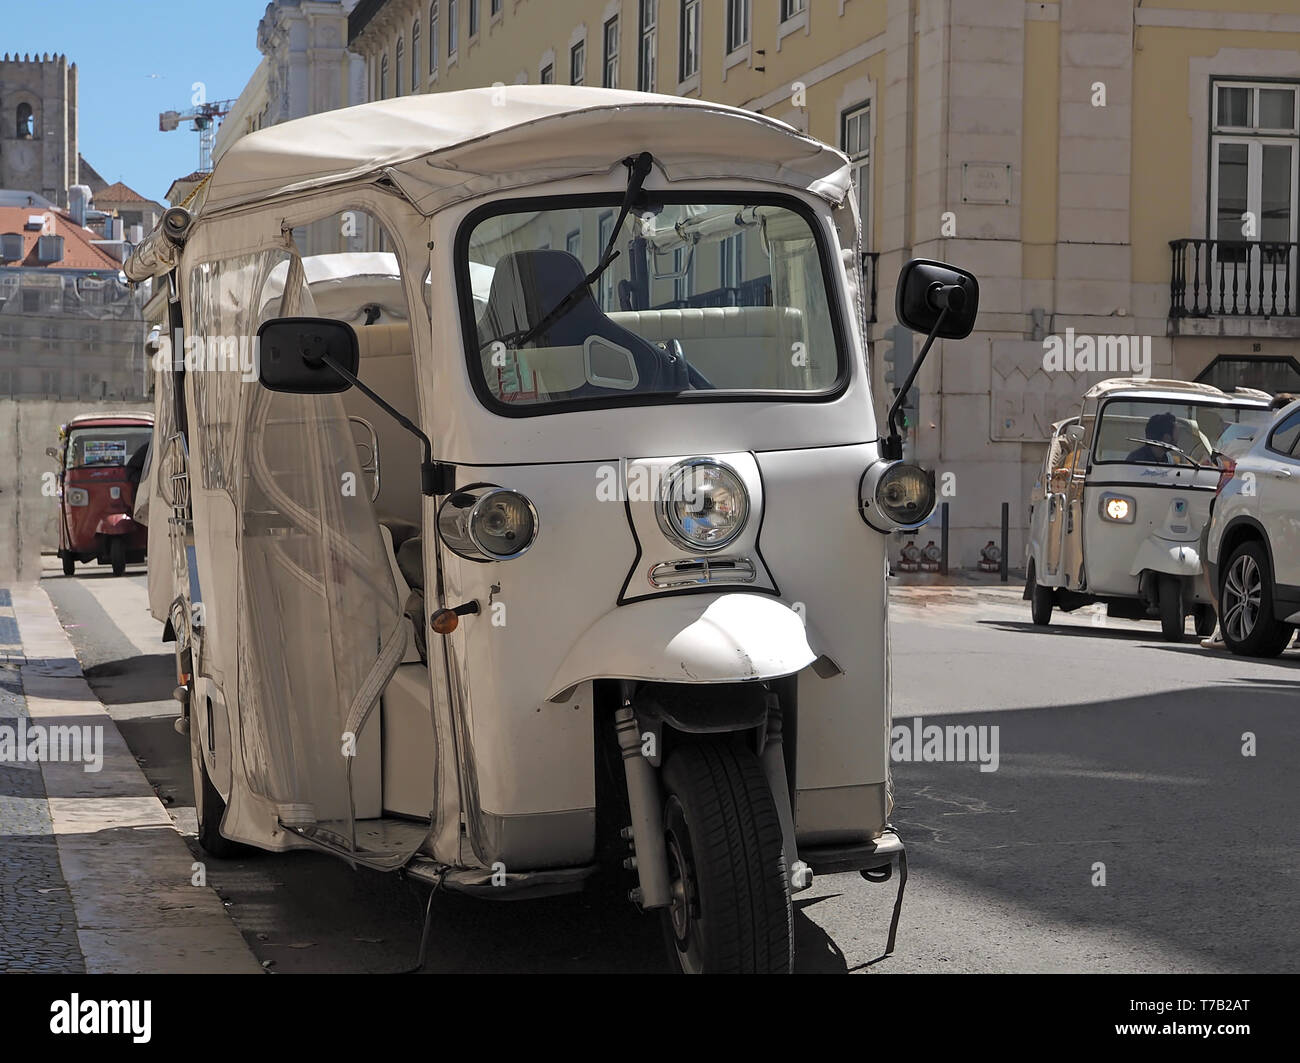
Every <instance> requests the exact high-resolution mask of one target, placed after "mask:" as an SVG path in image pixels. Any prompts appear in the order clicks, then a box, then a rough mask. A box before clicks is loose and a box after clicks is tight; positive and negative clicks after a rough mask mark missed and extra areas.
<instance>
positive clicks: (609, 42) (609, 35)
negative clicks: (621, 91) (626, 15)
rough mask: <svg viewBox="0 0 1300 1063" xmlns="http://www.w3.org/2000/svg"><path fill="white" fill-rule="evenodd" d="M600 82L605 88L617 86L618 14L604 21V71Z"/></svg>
mask: <svg viewBox="0 0 1300 1063" xmlns="http://www.w3.org/2000/svg"><path fill="white" fill-rule="evenodd" d="M601 84H602V85H604V86H605V88H607V89H616V88H618V16H617V15H615V16H614V17H613V18H612V19H610V20H609V21H608V22H606V23H605V72H604V76H603V77H602V78H601Z"/></svg>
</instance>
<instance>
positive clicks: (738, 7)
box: [727, 0, 749, 53]
mask: <svg viewBox="0 0 1300 1063" xmlns="http://www.w3.org/2000/svg"><path fill="white" fill-rule="evenodd" d="M748 43H749V0H727V52H728V53H731V52H734V51H735V50H736V49H737V48H743V47H744V46H745V45H747V44H748Z"/></svg>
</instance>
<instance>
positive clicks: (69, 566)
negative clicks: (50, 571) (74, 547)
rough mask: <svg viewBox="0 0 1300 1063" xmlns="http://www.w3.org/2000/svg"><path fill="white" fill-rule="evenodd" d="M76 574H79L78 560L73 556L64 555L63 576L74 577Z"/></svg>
mask: <svg viewBox="0 0 1300 1063" xmlns="http://www.w3.org/2000/svg"><path fill="white" fill-rule="evenodd" d="M76 572H77V560H76V558H74V557H73V556H72V555H71V554H64V555H63V574H64V575H65V576H73V575H76Z"/></svg>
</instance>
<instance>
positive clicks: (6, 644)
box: [0, 584, 261, 974]
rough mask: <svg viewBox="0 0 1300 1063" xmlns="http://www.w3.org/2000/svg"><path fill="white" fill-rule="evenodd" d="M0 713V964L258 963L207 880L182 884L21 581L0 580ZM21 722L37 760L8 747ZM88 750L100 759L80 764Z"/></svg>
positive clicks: (98, 714)
mask: <svg viewBox="0 0 1300 1063" xmlns="http://www.w3.org/2000/svg"><path fill="white" fill-rule="evenodd" d="M6 727H7V728H8V730H7V731H4V730H0V735H3V734H8V735H9V736H10V739H9V743H8V746H5V745H4V741H3V739H0V750H4V751H5V752H4V753H3V755H2V756H0V913H3V921H2V922H0V971H47V972H49V971H65V972H80V971H86V972H89V973H110V972H111V973H143V972H155V973H161V974H176V973H235V972H247V973H256V972H259V971H260V970H261V967H260V965H259V964H258V962H257V960H256V959H255V958H254V956H253V954H252V953H251V952H250V951H249V949H248V947H247V946H246V945H245V944H244V940H243V937H242V936H241V935H240V933H239V931H238V930H236V928H235V926H234V924H233V923H232V922H231V920H230V917H229V916H228V915H227V914H226V910H225V907H224V906H223V905H222V903H221V900H220V898H218V896H217V894H216V893H215V891H214V890H212V889H211V888H210V887H208V886H206V885H195V884H194V883H195V881H196V878H197V877H198V876H199V875H200V874H201V872H202V870H203V869H202V866H201V864H199V863H198V862H196V860H195V858H194V856H193V854H192V853H191V852H190V850H189V848H188V847H187V846H186V844H185V842H184V841H183V840H182V839H181V836H180V835H179V834H177V833H176V830H175V827H174V826H173V824H172V820H171V818H170V817H169V816H168V814H167V811H166V809H165V808H164V807H163V805H162V802H160V801H159V800H158V798H157V796H156V795H155V794H154V792H153V788H152V787H151V786H150V785H149V782H148V781H147V780H146V779H145V777H144V774H143V773H142V772H141V771H140V767H139V765H138V764H137V763H136V761H135V758H134V756H132V754H131V751H130V750H129V749H128V748H127V746H126V743H125V742H124V741H123V740H122V736H121V734H120V733H119V732H118V729H117V726H116V724H115V723H114V722H113V720H112V718H111V717H110V716H109V714H108V713H107V711H105V709H104V707H103V705H101V704H100V703H99V701H98V700H97V699H96V697H95V695H94V693H93V692H92V691H91V689H90V687H89V685H88V684H87V683H86V680H85V679H84V677H83V676H82V674H81V667H80V665H79V664H78V662H77V659H76V655H75V654H74V652H73V649H72V645H71V643H70V642H69V641H68V637H67V634H66V633H65V632H64V631H63V628H62V627H61V626H60V624H59V621H58V618H57V617H56V616H55V613H54V609H53V607H52V606H51V605H50V601H49V598H48V597H47V596H46V594H45V592H44V591H43V590H42V589H41V588H40V586H39V585H35V584H33V585H28V586H23V587H19V588H15V589H14V590H13V591H12V592H8V591H4V590H0V728H6ZM19 728H21V729H22V731H21V732H20V731H19ZM21 733H27V734H28V735H32V734H34V733H39V734H40V735H41V736H42V737H43V738H44V739H45V740H46V741H47V742H48V745H49V748H48V749H47V751H46V752H45V754H43V755H39V760H38V763H32V762H31V760H30V759H29V757H28V756H27V755H26V754H27V753H28V752H29V751H30V748H31V747H30V746H27V747H23V748H21V749H19V748H15V747H16V745H20V743H16V742H15V737H14V736H16V735H18V734H21ZM56 735H59V736H61V745H62V749H63V753H68V752H72V753H73V754H75V756H72V757H67V756H61V755H56V753H55V751H54V748H53V747H54V745H55V744H56V737H55V736H56ZM73 736H76V737H73ZM78 739H80V740H78ZM87 739H89V741H87ZM83 743H84V745H83ZM96 755H101V756H102V763H101V764H100V770H98V771H87V770H86V768H87V767H88V766H93V765H94V763H95V757H96Z"/></svg>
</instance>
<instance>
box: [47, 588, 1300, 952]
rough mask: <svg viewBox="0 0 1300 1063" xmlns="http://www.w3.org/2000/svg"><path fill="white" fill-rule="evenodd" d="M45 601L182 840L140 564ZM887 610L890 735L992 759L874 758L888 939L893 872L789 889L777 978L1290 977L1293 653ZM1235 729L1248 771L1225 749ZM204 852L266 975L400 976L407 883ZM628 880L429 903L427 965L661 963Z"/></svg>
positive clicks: (923, 608)
mask: <svg viewBox="0 0 1300 1063" xmlns="http://www.w3.org/2000/svg"><path fill="white" fill-rule="evenodd" d="M44 587H45V589H46V590H47V591H48V593H49V594H50V597H51V598H52V599H53V601H54V604H55V607H56V609H57V610H58V613H59V616H60V619H61V620H62V621H63V623H64V625H65V627H66V628H67V629H68V632H69V635H70V636H71V638H72V640H73V644H74V646H75V647H76V650H77V653H78V656H79V657H80V659H81V661H82V665H83V668H84V669H85V671H86V674H87V677H88V678H89V680H90V682H91V685H92V687H93V688H94V689H95V691H96V693H97V694H98V696H99V697H100V699H101V700H102V701H104V702H105V704H106V705H107V706H108V708H109V710H110V711H111V712H112V713H113V715H114V716H115V718H117V720H118V721H119V726H120V727H121V729H122V732H123V734H124V736H125V738H126V740H127V742H128V744H129V745H130V747H131V749H132V751H133V752H134V753H135V754H136V755H137V757H138V758H139V759H140V760H141V763H142V766H143V768H144V771H145V773H146V774H147V775H148V777H149V779H150V781H151V782H152V783H153V784H154V786H155V787H156V788H157V790H158V792H159V794H160V796H161V797H162V798H163V800H164V802H165V803H167V804H168V805H169V807H170V808H171V809H172V811H173V815H174V818H175V819H176V820H177V823H178V825H180V826H181V828H182V829H189V830H191V831H192V829H193V798H192V793H191V783H190V774H189V765H188V759H187V755H188V751H187V746H186V741H185V739H184V738H182V737H181V736H180V735H178V734H176V732H175V731H174V730H173V728H172V719H173V718H174V716H175V711H176V707H175V704H174V703H173V702H171V701H170V700H169V699H168V695H169V692H170V690H171V687H172V685H173V683H174V675H173V670H172V656H171V652H170V647H167V646H164V645H162V644H161V643H159V642H157V641H156V639H157V636H158V626H157V625H156V624H155V623H154V621H153V620H152V618H150V617H149V616H148V614H147V611H146V606H145V587H144V577H143V572H142V570H136V569H132V570H130V574H128V575H127V576H126V577H124V578H121V579H116V580H115V579H113V578H112V577H111V576H109V575H107V574H106V573H105V574H101V573H100V572H99V571H98V570H97V569H96V568H95V567H90V568H86V569H84V570H79V572H78V575H77V576H75V577H73V578H71V579H68V578H65V577H64V576H62V574H61V573H59V572H57V571H55V570H54V569H52V568H48V569H47V572H46V578H45V581H44ZM892 616H893V628H892V631H893V645H894V655H895V657H894V689H895V704H894V711H895V722H896V724H908V725H909V726H910V725H911V721H910V720H909V719H908V717H913V716H920V717H922V718H923V719H924V722H925V723H926V724H931V723H933V724H938V725H940V726H943V725H945V724H949V723H960V724H962V725H966V724H975V725H988V726H994V725H996V727H997V728H998V732H997V733H998V752H999V761H998V768H997V770H996V771H992V772H983V771H980V770H979V767H978V765H976V764H974V763H898V764H896V768H895V790H896V800H897V807H896V810H895V816H894V821H895V824H896V826H897V827H898V829H899V832H900V834H901V835H902V836H903V838H904V840H905V841H906V843H907V847H908V853H909V864H910V880H909V883H908V888H907V899H906V902H905V905H904V909H903V918H902V923H901V926H900V931H899V944H898V948H897V950H896V952H895V953H894V954H893V955H892V956H890V957H887V958H882V957H881V952H882V951H883V947H884V941H885V933H886V928H887V926H888V920H889V913H890V909H891V907H892V904H893V899H894V883H892V882H891V883H889V884H885V885H872V884H868V883H866V882H864V881H862V880H861V879H860V878H859V877H858V876H856V875H835V876H826V877H823V878H820V879H819V880H818V881H817V882H816V883H815V885H814V886H813V888H812V889H811V890H809V891H807V892H805V893H802V894H799V895H798V896H797V897H796V906H797V916H796V948H797V957H798V958H797V966H798V969H799V970H800V971H805V972H808V971H826V972H836V971H870V972H873V973H900V972H911V971H930V972H962V971H982V972H1046V971H1077V972H1119V971H1125V972H1129V971H1132V972H1232V971H1294V970H1296V969H1297V967H1298V966H1300V964H1298V963H1297V959H1296V957H1297V952H1298V946H1300V888H1297V887H1298V886H1300V882H1298V881H1297V879H1298V874H1297V872H1298V869H1300V856H1298V855H1297V854H1298V853H1300V845H1298V843H1300V826H1297V824H1300V788H1298V787H1297V785H1296V781H1295V780H1296V776H1295V765H1296V763H1297V761H1300V700H1298V699H1297V694H1298V693H1300V651H1296V650H1291V651H1288V652H1287V654H1285V655H1284V656H1283V657H1282V658H1279V659H1278V660H1276V661H1267V662H1265V661H1248V660H1244V659H1240V658H1234V657H1232V656H1230V655H1228V654H1226V653H1223V652H1209V651H1205V650H1202V649H1201V648H1200V647H1199V646H1198V645H1197V643H1196V642H1195V641H1194V640H1192V639H1191V638H1190V637H1189V640H1188V641H1187V642H1186V643H1183V644H1180V645H1170V644H1166V643H1163V642H1161V641H1160V640H1159V634H1158V629H1157V627H1156V626H1155V625H1151V624H1135V623H1128V622H1123V621H1106V622H1104V623H1099V622H1097V621H1099V620H1100V619H1101V618H1094V617H1092V616H1091V615H1089V614H1075V615H1074V616H1071V617H1060V618H1059V619H1060V622H1059V623H1057V624H1054V625H1053V626H1052V627H1050V628H1047V629H1035V628H1033V627H1032V626H1031V625H1030V624H1029V617H1028V606H1027V604H1026V603H1022V602H1020V601H1018V600H1017V599H1016V597H1015V595H1014V593H1011V594H1008V593H1006V592H1004V591H999V590H993V589H990V590H987V591H980V592H971V591H968V590H962V591H954V592H946V591H940V590H937V589H936V590H926V591H908V592H904V593H902V594H900V595H898V596H897V598H896V600H895V604H894V605H893V607H892ZM1247 732H1249V733H1250V734H1253V735H1254V740H1255V746H1256V755H1254V756H1243V754H1242V749H1243V741H1244V740H1243V737H1242V736H1243V734H1245V733H1247ZM191 844H193V841H192V839H191ZM196 852H197V849H196ZM204 859H205V861H206V862H207V865H208V877H209V881H210V882H212V883H215V885H216V886H217V888H218V890H219V892H220V893H221V895H222V896H223V898H224V899H225V900H226V901H227V903H228V905H229V910H230V913H231V915H232V917H233V918H234V920H235V922H236V924H237V925H238V927H239V928H240V930H241V931H242V932H243V933H244V935H245V937H246V939H247V940H248V942H249V944H250V946H251V947H252V948H253V950H254V951H255V953H256V954H257V956H258V957H259V959H261V960H262V961H263V962H264V963H268V964H270V966H271V969H272V970H275V971H279V972H290V971H313V972H319V971H368V972H391V971H400V970H405V969H407V968H409V967H411V966H412V965H413V964H414V962H415V957H416V955H417V949H418V946H419V936H420V931H421V926H422V922H423V905H424V898H425V896H426V891H425V890H424V889H422V888H421V889H418V890H417V889H416V888H415V887H413V886H411V885H410V884H408V883H406V882H404V881H403V880H400V879H398V878H397V877H396V876H392V875H387V876H386V875H380V874H377V873H373V872H368V871H365V870H361V871H352V870H350V869H349V868H347V867H346V866H345V865H344V864H342V863H341V862H339V861H336V860H333V859H332V858H330V857H326V856H322V855H316V854H307V853H291V854H283V855H273V854H261V853H259V854H254V855H252V856H250V857H248V858H247V859H240V860H231V861H219V860H214V859H211V858H209V857H204ZM1098 865H1104V877H1105V881H1104V885H1102V884H1099V881H1098V879H1099V867H1098ZM627 885H628V883H627V882H625V881H622V876H621V875H614V874H611V876H610V881H597V882H596V883H595V884H594V885H593V886H592V887H591V888H589V890H588V891H587V892H586V893H584V894H582V895H579V896H575V897H568V898H558V899H551V900H541V901H515V902H509V903H501V902H498V903H491V902H487V901H475V900H470V899H467V898H464V897H458V896H454V895H438V896H435V897H434V900H433V921H432V932H431V935H430V942H429V950H428V952H429V955H428V962H427V964H426V970H429V971H444V972H446V971H532V972H577V971H587V972H603V971H609V972H616V971H658V970H662V969H664V963H663V959H662V945H661V939H660V932H659V928H658V926H657V924H656V923H655V922H654V921H653V920H652V919H650V918H647V917H643V916H640V915H638V914H637V913H636V912H635V911H634V910H633V909H632V908H631V906H630V905H628V903H627V902H626V901H625V900H624V899H623V894H624V891H625V890H626V888H627Z"/></svg>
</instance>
